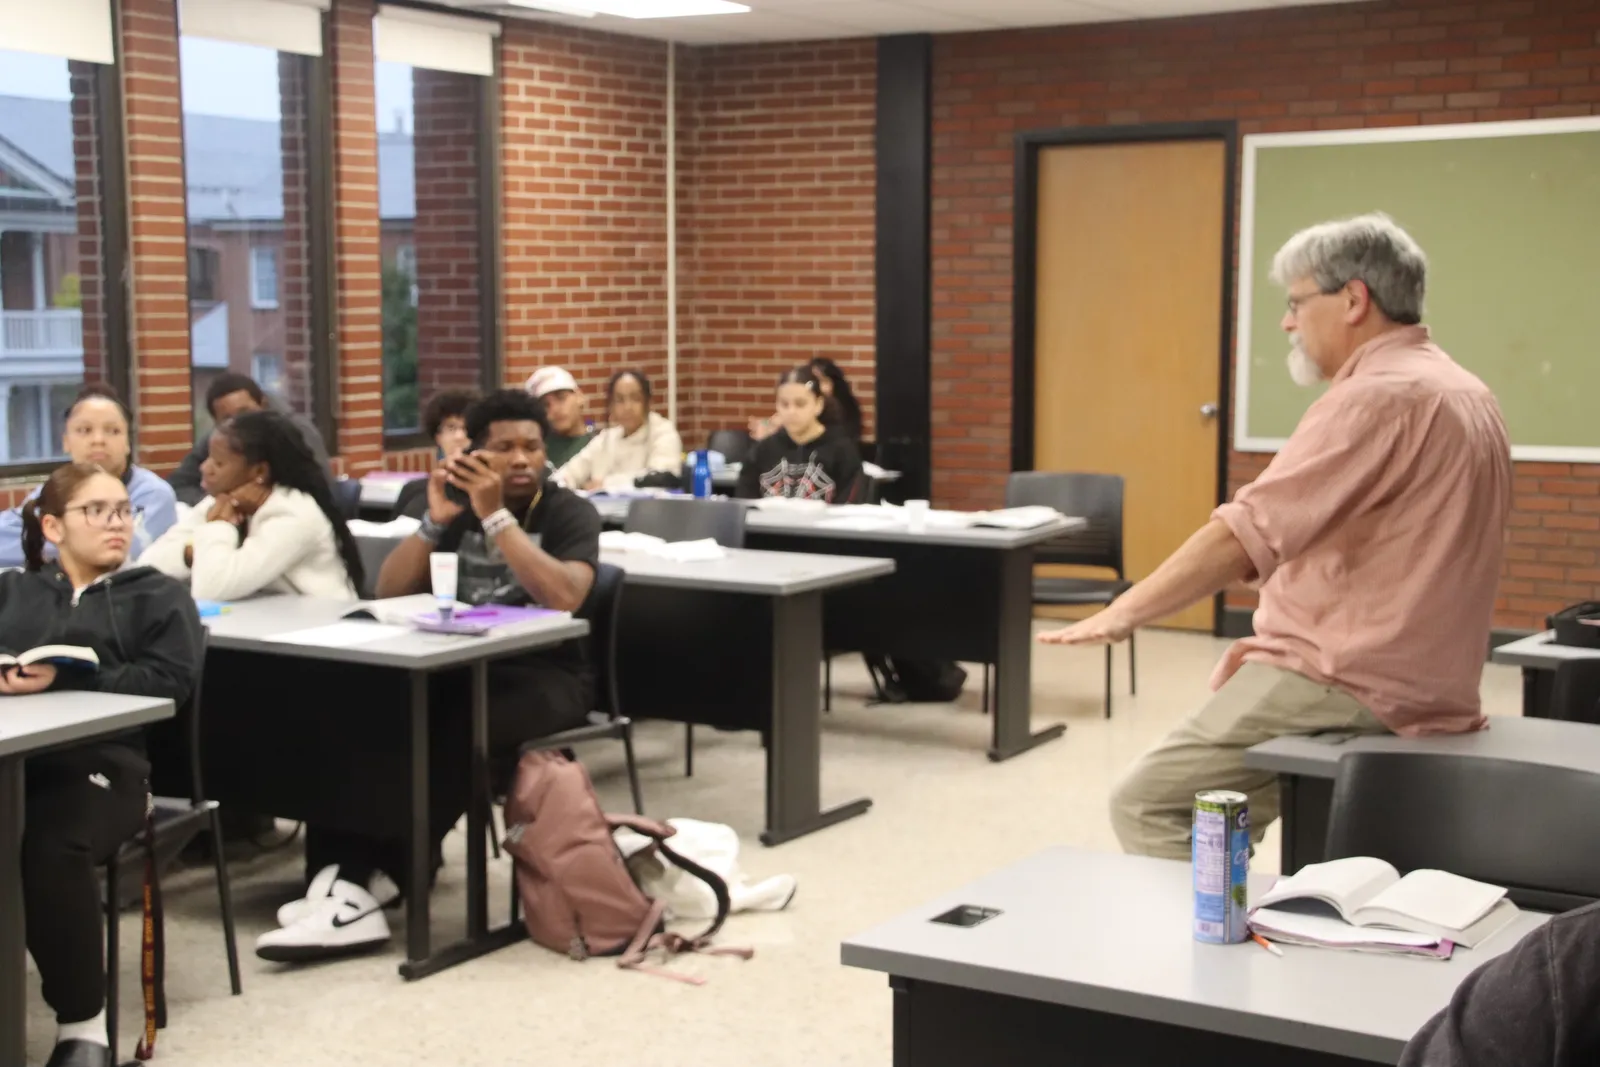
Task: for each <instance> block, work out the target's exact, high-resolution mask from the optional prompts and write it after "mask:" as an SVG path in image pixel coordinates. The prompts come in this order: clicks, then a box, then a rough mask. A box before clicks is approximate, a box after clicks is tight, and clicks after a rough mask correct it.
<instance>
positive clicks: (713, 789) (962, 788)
mask: <svg viewBox="0 0 1600 1067" xmlns="http://www.w3.org/2000/svg"><path fill="white" fill-rule="evenodd" d="M1223 647H1224V645H1223V643H1222V642H1219V641H1215V640H1212V639H1210V638H1206V637H1199V636H1191V635H1182V634H1173V633H1163V632H1150V633H1145V634H1142V635H1140V639H1139V663H1140V678H1139V690H1140V692H1139V696H1138V697H1137V698H1130V697H1128V696H1127V691H1126V679H1127V674H1126V666H1127V659H1126V656H1125V654H1123V653H1122V652H1120V651H1119V653H1118V657H1117V679H1118V686H1119V693H1118V697H1117V702H1116V715H1115V717H1114V718H1113V719H1112V720H1111V721H1109V722H1107V721H1105V720H1104V719H1103V718H1102V717H1101V685H1102V684H1103V683H1102V678H1103V673H1102V670H1103V667H1102V660H1101V658H1100V656H1101V654H1100V653H1099V652H1098V651H1097V650H1096V651H1085V650H1076V649H1058V648H1044V647H1039V648H1038V649H1037V651H1036V653H1035V657H1034V698H1035V699H1034V718H1035V721H1036V722H1048V721H1064V722H1066V723H1068V724H1069V727H1068V730H1067V733H1066V736H1065V737H1063V738H1062V739H1061V740H1059V741H1056V742H1054V743H1052V744H1049V745H1046V746H1044V747H1043V748H1041V749H1038V750H1036V751H1034V752H1032V753H1029V754H1027V755H1025V756H1022V757H1019V758H1017V759H1014V760H1012V761H1010V762H1007V763H1003V764H992V763H990V762H989V761H988V760H987V759H985V758H984V754H983V751H984V747H985V742H986V738H987V734H988V723H987V720H986V719H985V718H984V717H983V716H982V715H981V714H979V711H978V693H977V680H976V677H974V678H973V679H972V683H971V685H970V686H969V691H968V693H967V694H966V696H965V698H964V699H963V701H962V702H961V703H960V704H959V705H955V706H949V705H941V706H926V707H897V708H867V707H864V706H863V698H864V696H865V694H866V691H867V681H866V675H865V672H864V671H863V670H862V669H861V668H860V666H859V664H860V661H859V659H858V658H855V657H847V658H842V659H840V660H839V662H838V664H837V666H836V668H835V672H834V677H835V681H836V685H837V686H838V688H839V690H840V691H841V693H842V696H841V697H839V698H837V699H836V700H835V708H836V711H835V713H834V714H833V715H831V716H829V717H828V720H827V722H826V735H825V740H824V746H825V765H824V775H823V793H824V802H837V801H841V800H845V799H849V798H851V797H855V796H860V795H863V794H866V795H870V796H871V797H872V798H873V799H874V801H875V804H874V807H873V809H872V811H871V812H870V813H869V814H868V815H866V816H865V817H863V818H859V819H855V820H852V821H850V822H848V823H845V824H843V825H841V826H838V827H835V828H833V829H830V830H828V831H825V832H823V833H820V834H816V835H813V836H811V837H807V838H803V839H801V840H799V841H796V842H793V843H791V844H788V845H785V846H782V847H780V848H776V849H765V848H762V847H761V846H760V845H759V844H758V843H756V834H757V832H758V830H759V829H760V816H761V797H762V777H761V768H762V757H761V749H760V745H759V744H758V743H757V741H756V739H755V738H754V737H753V736H748V735H740V734H725V733H718V732H716V731H712V730H702V731H700V732H699V734H698V742H699V743H698V745H697V755H696V776H695V777H694V778H693V779H685V778H683V777H682V728H681V727H677V726H671V725H667V724H660V723H649V724H644V725H643V726H642V727H641V741H640V755H641V758H642V760H643V774H644V786H645V791H646V800H647V803H648V804H649V807H650V810H651V812H652V814H657V815H662V816H668V815H681V816H690V817H695V818H702V819H709V820H715V821H719V822H726V823H730V824H732V825H733V826H734V827H735V828H737V829H738V831H739V833H740V835H741V837H742V838H743V839H744V841H745V855H744V863H745V867H746V869H747V870H749V871H750V872H751V873H752V874H753V875H755V876H757V877H763V876H766V875H769V874H774V873H777V872H780V871H788V872H791V873H793V874H795V875H796V876H797V877H798V878H799V881H800V891H799V894H798V896H797V897H796V899H795V902H794V904H793V906H792V907H791V909H790V910H789V911H787V912H783V913H779V914H774V915H752V916H736V917H734V919H733V920H732V921H730V923H729V925H728V927H727V931H726V934H725V935H724V937H723V941H724V942H725V943H730V944H733V943H739V944H747V945H753V946H755V948H756V955H755V958H754V959H752V960H750V961H749V962H740V961H737V960H732V959H725V958H706V959H697V960H694V961H692V962H690V963H689V964H687V966H689V967H691V968H692V969H693V970H695V971H696V972H698V973H701V974H704V975H705V976H706V977H707V978H709V982H708V984H707V985H705V986H704V987H701V988H693V987H690V986H686V985H682V984H680V983H676V982H670V981H664V980H661V979H658V978H652V977H648V976H643V975H638V974H630V973H624V972H620V971H618V970H617V968H616V967H615V966H614V965H613V964H612V963H610V962H609V961H604V960H592V961H589V962H587V963H583V964H578V963H574V962H571V961H570V960H567V959H565V958H564V957H560V956H557V955H555V954H554V953H550V952H547V951H545V950H544V949H540V948H536V947H533V946H531V945H527V944H523V945H519V946H517V947H514V948H511V949H507V950H506V951H503V952H501V953H498V954H496V955H494V956H491V957H489V958H487V959H484V960H481V961H478V962H477V963H474V964H470V965H468V966H465V967H459V968H457V969H455V970H453V971H450V972H447V973H445V974H443V975H439V976H437V977H434V978H430V979H428V980H426V981H424V982H420V983H416V984H407V983H404V982H402V981H401V980H400V979H399V978H398V977H397V976H396V974H395V965H396V962H397V961H398V958H399V948H398V936H397V938H396V942H395V947H394V948H393V949H392V951H390V952H389V953H388V954H386V955H380V956H376V957H371V958H366V959H362V960H356V961H347V962H343V963H338V964H328V965H322V966H314V967H305V968H299V969H286V968H282V967H278V966H274V965H269V964H265V963H262V962H261V961H259V960H257V959H255V957H254V955H253V954H251V946H252V944H253V942H254V938H255V936H256V935H257V934H258V933H260V932H261V931H263V930H265V929H267V928H268V927H269V926H270V925H271V923H272V913H273V910H274V909H275V908H276V906H277V905H278V904H280V903H282V901H283V900H285V899H286V898H287V897H289V896H291V895H293V893H294V889H295V884H296V880H297V878H298V876H299V864H300V858H299V854H298V852H297V851H294V850H290V851H288V852H284V853H277V854H272V855H267V856H259V857H255V858H253V859H242V860H241V861H239V862H237V863H236V864H235V865H234V868H233V870H234V877H235V881H234V886H235V893H236V898H237V901H238V907H239V913H240V922H241V931H240V932H241V936H242V940H243V944H242V946H241V947H242V949H243V951H244V954H245V960H246V973H245V995H244V996H243V997H240V998H232V997H229V996H228V987H227V970H226V967H225V964H224V959H223V952H222V937H221V927H220V924H219V923H218V922H217V918H216V915H217V908H216V895H215V892H214V890H213V888H212V886H213V883H212V880H211V878H210V876H209V869H197V870H191V871H184V872H181V873H179V874H177V875H175V876H173V877H172V878H171V879H170V880H169V881H168V883H167V890H168V893H167V916H168V919H167V921H168V948H167V973H168V992H169V997H170V1001H171V1028H170V1029H169V1030H167V1031H166V1032H165V1033H164V1034H163V1035H162V1038H161V1043H160V1049H159V1055H158V1059H157V1061H156V1062H158V1063H161V1064H165V1065H168V1067H188V1065H202V1064H203V1065H206V1067H221V1065H230V1067H231V1065H238V1067H320V1065H323V1064H339V1065H341V1067H342V1065H346V1064H351V1063H358V1062H359V1063H366V1064H375V1065H383V1067H408V1065H413V1064H415V1065H419V1067H420V1065H428V1067H438V1065H454V1064H525V1063H528V1064H531V1063H541V1062H549V1063H555V1064H562V1065H583V1067H588V1065H596V1067H635V1065H663V1067H671V1065H676V1064H685V1065H688V1064H694V1065H696V1067H748V1065H751V1064H759V1065H761V1067H789V1065H794V1067H820V1065H841V1067H842V1065H863V1067H865V1065H873V1067H884V1065H886V1064H888V1063H889V1062H890V1059H889V991H888V988H887V986H886V984H885V982H884V980H883V979H882V977H881V976H879V975H874V974H866V973H862V972H857V971H851V970H846V969H845V968H843V967H841V966H839V962H838V959H839V948H838V946H839V942H840V940H841V939H843V938H845V937H847V936H849V935H850V934H852V933H854V932H857V931H859V930H862V929H864V928H866V927H867V926H870V925H872V924H873V923H875V922H877V921H879V920H881V919H884V918H886V917H888V916H890V915H893V914H895V913H896V912H898V911H901V910H904V909H905V908H907V907H910V906H912V905H914V904H916V903H919V902H921V901H923V900H925V899H926V898H928V897H930V896H932V895H934V894H936V893H939V892H941V891H943V890H945V889H948V888H950V887H952V886H955V885H957V884H959V883H961V882H964V881H967V880H969V879H971V878H973V877H976V876H977V875H979V874H981V873H983V872H985V871H988V870H991V869H993V868H995V867H997V866H1000V865H1002V864H1005V863H1007V862H1009V861H1011V860H1014V859H1017V858H1018V857H1021V856H1024V855H1027V854H1028V853H1030V852H1033V851H1036V850H1037V849H1039V848H1041V847H1043V846H1046V845H1052V844H1062V843H1065V844H1073V845H1079V846H1083V847H1086V848H1097V849H1111V848H1114V847H1115V841H1114V839H1113V837H1112V835H1111V829H1110V825H1109V822H1108V820H1107V817H1106V812H1105V797H1106V793H1107V789H1108V786H1109V783H1110V782H1111V780H1112V778H1113V777H1114V776H1115V775H1116V774H1117V773H1118V772H1119V771H1120V770H1121V769H1122V768H1123V767H1124V766H1125V765H1126V764H1127V763H1128V762H1129V761H1130V760H1132V759H1133V758H1134V757H1135V756H1137V755H1138V754H1139V753H1140V752H1141V751H1142V750H1143V749H1144V748H1145V747H1146V746H1148V745H1149V744H1150V743H1151V742H1153V741H1154V740H1155V739H1156V738H1158V737H1159V736H1160V735H1161V734H1162V733H1163V732H1164V731H1165V730H1166V729H1167V728H1168V727H1169V726H1170V725H1171V724H1172V723H1173V722H1174V721H1175V720H1176V719H1177V718H1178V717H1180V716H1182V715H1183V714H1185V713H1186V712H1187V711H1188V710H1190V709H1191V708H1192V707H1194V706H1195V705H1196V703H1197V702H1199V701H1200V700H1202V699H1203V698H1204V696H1205V693H1206V679H1207V676H1208V675H1209V673H1210V671H1211V667H1212V665H1213V664H1214V663H1215V661H1216V659H1217V657H1218V656H1219V654H1220V653H1221V650H1222V648H1223ZM974 674H976V671H974ZM1483 688H1484V698H1485V703H1486V706H1487V708H1488V709H1489V711H1490V712H1491V713H1501V714H1516V713H1517V709H1518V707H1519V705H1520V699H1521V689H1520V680H1519V678H1518V675H1517V673H1516V672H1515V671H1514V670H1511V669H1509V668H1503V667H1492V666H1491V667H1487V668H1485V672H1484V682H1483ZM585 755H586V758H587V759H588V760H589V762H590V766H591V768H592V770H593V771H594V773H595V776H596V779H597V781H598V784H599V786H600V789H601V793H602V797H603V799H604V800H605V801H606V802H607V803H608V804H611V805H614V806H615V807H616V808H617V809H619V810H623V809H625V808H626V806H627V792H626V787H625V784H624V782H623V779H622V776H621V774H620V761H619V760H618V758H617V756H616V754H614V753H613V752H611V751H609V750H607V749H605V748H599V749H596V750H594V751H593V752H591V753H586V754H585ZM448 848H449V849H450V850H451V851H450V852H449V854H450V855H451V856H453V857H454V862H452V863H450V864H449V865H448V866H447V868H446V870H445V872H444V874H443V876H442V878H441V882H440V886H439V888H438V890H436V892H435V894H434V898H433V906H434V914H435V915H436V916H439V917H442V918H441V925H443V924H445V923H449V922H452V921H455V917H456V916H457V915H458V914H459V912H460V909H461V907H462V868H461V864H460V852H461V850H462V848H463V844H462V835H461V834H460V833H457V834H453V835H451V838H450V841H449V842H448ZM1276 854H1277V842H1276V838H1275V834H1274V835H1271V836H1269V838H1268V842H1267V847H1266V848H1265V849H1263V850H1262V854H1261V856H1259V857H1258V859H1257V867H1258V869H1260V868H1268V869H1270V867H1271V865H1272V864H1273V863H1275V861H1276ZM494 875H495V878H496V881H495V890H494V892H493V895H492V897H491V900H492V901H494V902H495V904H494V906H495V907H496V908H497V909H498V908H499V907H501V906H502V905H501V904H500V902H501V901H503V900H504V899H505V891H504V884H505V879H506V877H507V872H506V869H505V868H504V867H503V866H502V867H500V868H498V869H497V870H496V871H495V872H494ZM496 914H499V912H498V911H497V912H496ZM137 929H138V923H137V922H132V921H129V922H125V923H124V924H123V933H124V944H123V957H122V958H123V961H124V962H123V971H124V975H123V986H122V988H123V990H124V991H125V992H124V1001H125V1004H126V1005H127V1009H125V1010H128V1015H127V1016H126V1017H125V1019H124V1027H123V1030H124V1033H126V1034H127V1035H128V1037H127V1038H126V1039H125V1040H126V1041H127V1042H128V1044H127V1045H126V1049H130V1050H131V1048H132V1035H133V1031H134V1028H135V1026H136V1025H137V1020H136V1019H135V1018H133V1014H134V1011H135V1010H136V1009H137V1007H138V1001H137V992H136V991H137V982H136V979H135V973H136V972H135V967H136V961H137V941H136V937H137ZM397 933H398V926H397ZM33 1006H34V1008H35V1011H34V1013H33V1016H32V1025H31V1029H30V1041H29V1048H30V1050H31V1053H32V1055H33V1058H34V1061H35V1062H42V1061H43V1059H44V1057H45V1056H46V1055H47V1054H48V1051H49V1046H50V1042H51V1039H52V1036H53V1026H52V1024H51V1023H50V1021H49V1018H48V1015H47V1014H46V1012H45V1009H44V1006H43V1004H42V1003H39V1002H37V1000H35V1003H34V1005H33Z"/></svg>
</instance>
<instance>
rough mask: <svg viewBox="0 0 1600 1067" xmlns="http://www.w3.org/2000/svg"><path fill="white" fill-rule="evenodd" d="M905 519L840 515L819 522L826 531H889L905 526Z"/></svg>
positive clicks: (819, 526)
mask: <svg viewBox="0 0 1600 1067" xmlns="http://www.w3.org/2000/svg"><path fill="white" fill-rule="evenodd" d="M905 524H906V521H905V519H902V518H894V517H889V516H879V515H839V516H831V517H829V518H826V519H822V520H820V521H818V523H817V527H818V528H819V529H824V530H888V529H892V528H893V527H896V526H904V525H905Z"/></svg>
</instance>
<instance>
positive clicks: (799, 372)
mask: <svg viewBox="0 0 1600 1067" xmlns="http://www.w3.org/2000/svg"><path fill="white" fill-rule="evenodd" d="M786 385H803V386H805V387H806V388H807V389H809V390H810V391H811V395H812V396H814V397H816V398H817V399H818V400H821V401H822V414H820V415H818V416H817V421H818V422H820V423H822V425H824V426H839V425H842V424H843V423H844V411H843V409H842V408H841V407H840V406H839V402H838V401H837V400H835V399H834V398H833V397H831V396H829V395H828V394H827V393H824V392H823V391H822V371H820V370H818V369H817V365H816V362H815V361H812V362H810V363H802V364H801V365H800V366H798V367H794V368H792V369H790V370H786V371H784V372H783V376H782V377H780V378H779V379H778V388H780V389H781V388H783V387H784V386H786Z"/></svg>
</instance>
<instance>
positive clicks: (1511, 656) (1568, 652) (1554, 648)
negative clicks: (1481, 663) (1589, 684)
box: [1489, 630, 1600, 671]
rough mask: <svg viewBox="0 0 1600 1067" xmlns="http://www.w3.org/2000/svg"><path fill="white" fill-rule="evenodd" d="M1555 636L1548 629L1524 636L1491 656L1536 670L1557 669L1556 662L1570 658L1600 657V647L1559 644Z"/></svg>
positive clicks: (1512, 664)
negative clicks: (1554, 639) (1555, 641)
mask: <svg viewBox="0 0 1600 1067" xmlns="http://www.w3.org/2000/svg"><path fill="white" fill-rule="evenodd" d="M1554 636H1555V635H1554V634H1553V633H1551V632H1550V631H1549V630H1546V631H1545V632H1544V633H1542V634H1534V635H1533V636H1531V637H1524V638H1523V639H1522V640H1520V641H1513V642H1511V643H1510V644H1508V645H1501V646H1500V647H1499V648H1497V649H1495V650H1494V651H1493V652H1492V653H1490V655H1489V658H1490V659H1492V660H1493V661H1494V662H1496V663H1505V664H1508V665H1510V666H1512V667H1533V668H1534V669H1536V670H1546V671H1553V670H1555V669H1556V664H1558V663H1561V662H1563V661H1565V660H1569V659H1600V648H1575V647H1574V646H1572V645H1558V644H1555V643H1554V641H1553V640H1552V638H1553V637H1554Z"/></svg>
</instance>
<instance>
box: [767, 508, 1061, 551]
mask: <svg viewBox="0 0 1600 1067" xmlns="http://www.w3.org/2000/svg"><path fill="white" fill-rule="evenodd" d="M838 518H839V516H836V515H832V514H831V509H830V510H828V511H816V512H798V513H797V512H788V511H763V510H762V509H760V508H755V507H752V508H751V509H750V514H749V515H748V516H746V518H745V528H746V529H747V530H749V531H751V532H753V533H766V534H791V535H794V536H797V537H833V538H838V539H839V540H841V541H857V542H860V541H869V542H870V541H882V542H885V543H891V542H893V543H909V544H921V545H945V546H952V547H959V548H993V549H1012V548H1026V547H1028V546H1030V545H1037V544H1040V543H1042V542H1044V541H1048V540H1050V539H1051V538H1052V537H1059V536H1061V535H1062V534H1064V533H1067V532H1068V531H1071V530H1076V529H1078V528H1080V527H1082V526H1083V525H1084V521H1083V520H1082V519H1078V518H1063V519H1059V520H1057V521H1056V522H1052V523H1050V524H1048V525H1045V526H1036V527H1034V528H1033V529H1031V530H1000V529H994V528H992V527H979V526H967V527H955V528H951V527H944V526H929V527H927V528H925V529H923V530H919V531H912V530H911V529H910V528H909V527H908V526H905V525H903V524H895V525H892V526H878V527H874V528H872V529H857V528H841V527H839V526H835V525H830V524H829V522H828V521H827V520H830V519H832V520H835V521H837V519H838Z"/></svg>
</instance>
